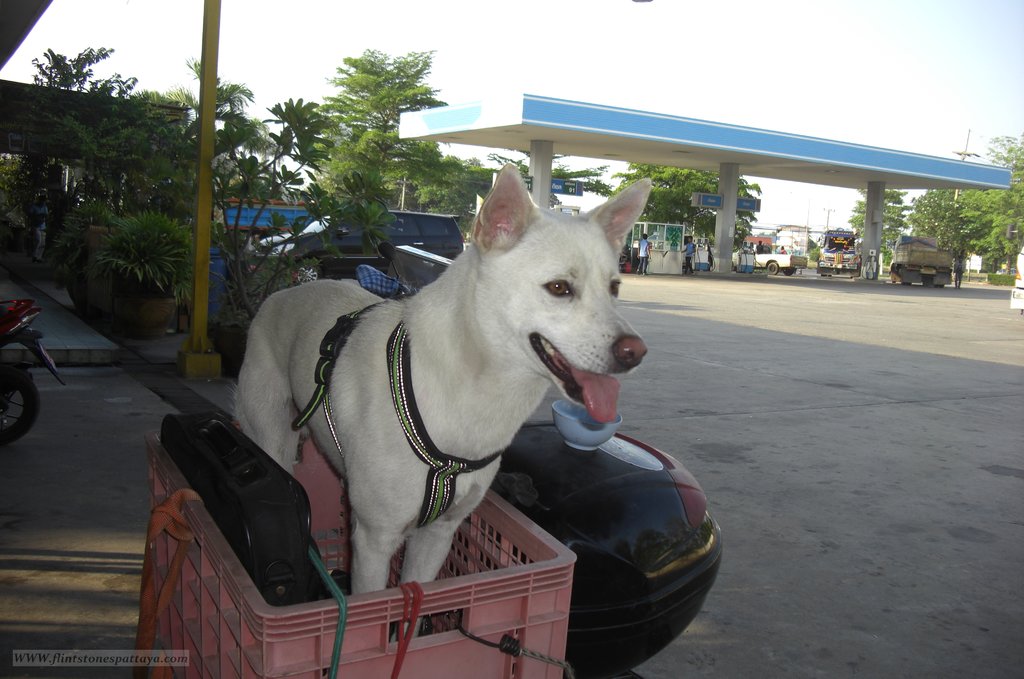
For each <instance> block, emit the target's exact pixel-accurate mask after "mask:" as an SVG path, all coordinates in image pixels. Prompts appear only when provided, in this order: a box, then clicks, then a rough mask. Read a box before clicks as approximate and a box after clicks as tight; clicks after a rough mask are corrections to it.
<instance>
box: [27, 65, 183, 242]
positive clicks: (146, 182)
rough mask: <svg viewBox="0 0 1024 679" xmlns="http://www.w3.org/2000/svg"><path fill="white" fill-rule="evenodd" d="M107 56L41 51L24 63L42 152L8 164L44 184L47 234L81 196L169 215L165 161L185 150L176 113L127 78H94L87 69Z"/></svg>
mask: <svg viewBox="0 0 1024 679" xmlns="http://www.w3.org/2000/svg"><path fill="white" fill-rule="evenodd" d="M113 54H114V50H112V49H107V48H100V49H93V48H89V49H86V50H83V51H82V52H81V53H80V54H78V55H77V56H75V57H71V58H69V57H66V56H64V55H61V54H57V53H56V52H54V51H53V50H47V51H46V52H45V53H44V55H43V57H42V58H41V59H33V60H32V64H33V66H34V67H35V69H36V74H35V75H34V77H33V81H34V83H35V85H37V86H38V87H36V88H34V89H33V91H32V93H31V98H32V105H31V107H30V108H31V111H32V125H31V127H32V128H33V129H35V130H39V131H40V132H39V134H40V136H41V137H42V141H43V149H44V154H42V155H32V156H23V157H21V158H19V159H18V160H17V161H16V162H17V164H18V168H17V172H18V173H19V174H20V175H21V177H22V180H21V181H19V182H18V184H19V186H23V187H28V186H34V187H35V190H39V189H40V188H42V187H44V186H45V187H46V188H47V189H48V194H49V196H48V197H49V207H50V220H51V223H52V224H51V227H52V228H53V231H52V232H51V238H55V237H56V236H57V235H58V234H59V232H60V230H61V229H62V228H63V217H64V214H66V213H67V211H68V210H70V209H71V208H73V207H75V206H77V205H80V204H82V203H83V202H86V201H89V202H99V203H102V204H104V205H106V206H107V207H109V208H110V209H111V210H112V211H114V212H117V213H119V214H122V215H123V214H127V213H130V212H139V211H143V210H146V209H154V208H155V209H160V210H161V211H164V212H173V209H171V208H170V207H169V204H170V203H173V202H174V201H173V200H172V199H171V196H172V194H174V193H175V191H174V190H173V187H172V186H171V184H172V183H173V180H171V181H170V182H169V181H168V180H169V178H170V177H171V176H172V175H173V173H172V172H171V171H170V165H171V164H173V163H177V162H179V160H180V159H181V158H182V157H183V154H184V153H185V149H186V146H185V145H184V143H183V140H182V136H181V124H180V123H181V121H182V120H183V117H182V111H181V109H180V108H174V107H155V106H153V105H151V104H150V103H149V102H148V101H147V100H146V99H145V98H144V97H142V96H139V95H137V94H135V93H134V92H133V90H134V87H135V84H136V79H135V78H124V77H122V76H121V75H120V74H115V75H114V76H112V77H110V78H103V79H99V78H96V77H95V72H94V68H93V67H94V66H95V65H96V64H98V63H100V62H102V61H105V60H106V59H108V58H110V57H111V56H112V55H113ZM69 168H70V169H72V170H73V171H72V172H67V171H66V170H67V169H69ZM64 177H67V179H66V180H65V179H63V178H64ZM175 216H180V215H177V214H176V215H175Z"/></svg>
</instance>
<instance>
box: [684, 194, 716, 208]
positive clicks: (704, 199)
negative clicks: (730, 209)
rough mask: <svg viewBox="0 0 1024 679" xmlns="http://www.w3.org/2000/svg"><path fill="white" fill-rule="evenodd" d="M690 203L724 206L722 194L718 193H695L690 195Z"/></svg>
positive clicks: (701, 205) (698, 205)
mask: <svg viewBox="0 0 1024 679" xmlns="http://www.w3.org/2000/svg"><path fill="white" fill-rule="evenodd" d="M690 205H691V206H693V207H712V208H720V207H722V196H720V195H719V194H717V193H694V194H692V195H691V196H690Z"/></svg>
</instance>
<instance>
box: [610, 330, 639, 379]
mask: <svg viewBox="0 0 1024 679" xmlns="http://www.w3.org/2000/svg"><path fill="white" fill-rule="evenodd" d="M612 354H613V355H614V356H615V361H616V362H617V363H618V364H619V365H621V366H622V367H623V368H625V369H627V370H628V369H630V368H635V367H637V366H638V365H640V361H642V360H644V356H646V355H647V345H646V344H644V341H643V340H642V339H640V338H639V337H637V336H636V335H623V336H622V337H620V338H619V339H618V340H616V341H615V344H614V345H612Z"/></svg>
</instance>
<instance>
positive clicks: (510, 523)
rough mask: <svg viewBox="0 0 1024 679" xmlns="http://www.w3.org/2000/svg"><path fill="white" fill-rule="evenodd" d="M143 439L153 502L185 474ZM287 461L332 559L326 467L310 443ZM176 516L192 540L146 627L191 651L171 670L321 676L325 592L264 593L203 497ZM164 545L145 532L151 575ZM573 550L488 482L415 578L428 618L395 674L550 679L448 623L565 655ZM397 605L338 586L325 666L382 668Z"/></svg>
mask: <svg viewBox="0 0 1024 679" xmlns="http://www.w3.org/2000/svg"><path fill="white" fill-rule="evenodd" d="M146 448H147V451H148V457H149V481H150V492H151V498H152V501H153V503H154V504H156V503H159V502H161V501H162V500H163V499H164V498H165V497H166V496H167V495H169V494H170V493H172V492H174V491H175V490H177V489H179V488H182V487H186V486H187V484H186V482H185V479H184V478H183V477H182V475H181V473H180V472H179V471H178V468H177V466H175V464H174V462H173V461H172V460H171V459H170V457H169V456H168V455H167V452H166V451H165V450H164V448H163V446H162V445H161V444H160V440H159V436H158V435H157V434H155V433H152V434H149V435H148V436H147V437H146ZM295 475H296V477H297V478H298V479H299V480H300V481H301V482H302V483H303V486H304V487H305V488H306V492H307V493H308V495H309V499H310V504H311V506H312V508H313V514H312V527H313V535H314V537H315V538H316V541H317V545H318V547H319V548H320V553H321V555H322V557H323V559H324V562H325V564H326V566H327V568H328V570H330V569H332V568H335V567H341V568H344V567H346V566H347V560H348V535H347V521H346V520H345V510H344V509H343V500H342V490H341V488H342V486H341V484H340V483H339V481H338V478H337V476H336V475H335V474H334V472H333V470H332V469H331V467H330V466H329V465H328V464H327V462H326V461H325V460H324V458H323V456H322V455H321V454H320V453H319V451H317V450H316V448H315V447H313V446H312V445H307V446H306V447H305V449H304V451H303V460H302V462H301V463H300V464H299V465H298V466H297V467H296V472H295ZM185 517H186V519H187V520H188V523H189V525H190V527H191V528H192V530H193V532H194V534H195V536H196V540H195V542H194V543H192V545H191V547H190V548H189V553H188V558H186V559H185V561H184V565H183V567H182V573H181V579H180V581H179V582H178V585H177V588H176V591H175V594H174V596H173V597H172V603H171V605H170V606H168V608H167V610H166V611H165V612H164V613H163V614H162V615H161V616H160V619H159V621H158V627H157V643H158V645H159V646H161V647H163V648H165V649H187V650H189V651H190V654H191V663H190V665H189V666H188V667H187V668H184V669H178V670H177V671H178V672H179V674H178V676H179V677H183V678H185V679H192V678H194V677H195V678H203V679H205V678H215V679H216V678H223V679H233V678H236V677H239V678H243V679H250V678H255V677H298V678H303V679H322V677H323V676H324V671H325V670H326V669H327V668H329V667H330V663H331V653H332V650H333V644H334V637H335V630H336V625H337V620H338V607H337V604H336V603H335V602H334V601H333V600H332V599H331V600H324V601H315V602H309V603H305V604H296V605H292V606H270V605H269V604H267V603H266V602H265V601H264V600H263V597H262V596H261V595H260V593H259V591H258V590H257V589H256V586H255V585H254V584H253V582H252V579H251V578H250V577H249V575H248V573H246V572H245V570H244V569H243V568H242V565H241V563H239V561H238V558H237V557H236V556H235V553H234V552H233V551H232V549H231V547H230V546H228V544H227V542H226V541H225V540H224V537H223V535H222V534H221V533H220V530H219V529H218V528H217V526H216V524H215V523H214V521H213V519H212V518H211V517H210V515H209V514H208V513H207V511H206V509H205V508H204V507H202V506H201V505H199V504H198V503H189V504H188V505H186V508H185ZM176 546H177V543H176V542H175V541H174V539H173V538H171V537H170V536H169V535H167V534H166V533H164V534H163V535H161V536H160V537H159V538H158V539H157V541H156V545H155V552H156V553H155V556H156V559H155V561H156V564H157V577H156V580H157V582H156V585H157V587H160V585H161V584H162V583H163V580H164V578H165V577H166V570H167V565H168V564H169V563H170V561H171V558H172V556H173V554H174V550H175V548H176ZM575 560H576V557H575V555H574V554H573V553H572V551H571V550H569V549H568V548H567V547H565V546H564V545H562V544H561V543H559V542H558V541H557V540H555V539H554V538H552V537H551V536H550V535H548V534H547V533H545V532H544V531H543V530H541V529H540V528H539V527H538V526H536V524H534V523H533V522H531V521H530V520H529V519H527V518H526V517H525V516H523V515H522V514H521V513H520V512H518V511H517V510H516V509H515V508H513V507H512V506H511V505H509V504H508V503H507V502H505V501H504V500H502V499H501V498H500V497H498V496H497V495H495V494H493V493H488V494H487V497H486V498H485V499H484V501H483V502H482V503H481V504H480V506H479V507H478V508H477V510H476V511H475V512H474V513H473V514H472V515H471V516H470V517H469V518H468V519H467V520H466V521H465V522H464V523H463V525H462V526H461V527H460V528H459V531H458V532H457V533H456V535H455V539H454V540H453V541H452V548H451V552H450V553H449V557H448V560H447V562H446V563H445V566H444V568H443V569H442V572H441V574H440V576H439V578H438V580H435V581H434V582H429V583H425V584H424V585H423V590H424V597H423V603H422V607H421V610H420V614H421V616H424V617H430V619H431V620H432V621H433V622H434V629H435V631H434V633H432V634H427V635H424V636H418V637H416V638H414V639H413V640H412V641H411V642H410V644H409V647H408V650H407V653H406V657H405V662H404V664H403V666H402V672H401V678H402V679H432V678H435V677H436V678H437V679H442V678H443V679H448V678H450V677H463V676H466V677H470V676H471V677H488V678H491V677H501V678H507V679H520V678H522V679H534V678H536V679H561V677H562V670H561V668H559V667H557V666H555V665H551V664H548V663H544V662H541V661H539V660H536V659H532V658H528V657H525V656H524V657H519V658H513V657H512V656H509V655H506V654H504V653H501V652H499V651H498V650H497V649H494V648H490V647H488V646H485V645H483V644H480V643H477V642H475V641H472V640H470V639H468V638H466V637H464V636H463V635H462V634H461V633H460V632H459V631H457V630H455V629H454V624H455V621H456V620H459V619H461V623H462V626H463V628H464V629H466V630H468V631H469V632H472V633H473V634H475V635H477V636H479V637H483V638H485V639H487V640H489V641H493V642H496V641H498V640H499V639H500V638H501V636H502V634H510V635H512V636H513V637H515V638H516V639H517V640H518V641H519V643H520V645H521V646H522V647H523V648H526V649H529V650H531V651H535V652H538V653H541V654H544V655H547V656H550V657H553V658H559V659H562V658H565V642H566V634H567V630H568V619H569V600H570V594H571V586H572V570H573V564H574V562H575ZM395 568H397V559H396V561H395V565H393V571H394V569H395ZM396 580H397V576H396V573H395V572H393V573H392V583H394V582H395V581H396ZM402 607H403V599H402V592H401V591H400V590H399V589H397V588H394V587H393V588H390V589H385V590H382V591H380V592H371V593H367V594H358V595H354V596H351V597H349V598H348V618H347V624H346V627H345V633H344V640H343V644H342V655H341V667H340V669H339V672H338V676H339V677H357V678H358V679H373V678H376V677H384V678H387V677H390V676H391V671H392V667H393V665H394V661H395V654H396V651H397V644H396V643H394V642H391V641H389V637H390V631H391V627H392V623H395V622H396V621H399V620H401V618H402Z"/></svg>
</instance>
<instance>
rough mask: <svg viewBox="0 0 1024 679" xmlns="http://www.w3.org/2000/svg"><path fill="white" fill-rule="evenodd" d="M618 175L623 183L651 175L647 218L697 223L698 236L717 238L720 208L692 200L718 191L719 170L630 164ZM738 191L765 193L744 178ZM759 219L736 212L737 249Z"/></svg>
mask: <svg viewBox="0 0 1024 679" xmlns="http://www.w3.org/2000/svg"><path fill="white" fill-rule="evenodd" d="M614 176H615V178H617V179H621V180H622V184H621V186H625V185H628V184H631V183H633V182H635V181H638V180H640V179H642V178H644V177H650V178H651V180H652V181H653V182H654V186H653V187H652V189H651V196H650V198H649V199H648V200H647V209H646V210H645V211H644V214H643V219H644V220H646V221H649V222H658V223H663V224H688V225H691V226H693V229H694V233H695V234H696V235H697V236H698V237H702V238H714V235H715V220H716V218H717V214H716V211H715V210H712V209H709V208H701V207H693V206H692V205H690V199H691V195H692V194H693V193H717V192H718V173H717V172H711V171H708V170H689V169H685V168H679V167H666V166H661V165H642V164H636V163H630V165H629V168H628V169H627V170H626V172H621V173H617V174H616V175H614ZM738 192H739V196H740V197H742V198H755V197H757V196H759V195H761V187H759V186H758V185H757V184H751V183H750V182H748V181H747V180H746V179H744V178H743V177H740V180H739V186H738ZM755 219H756V218H755V217H753V215H752V214H751V213H749V212H737V213H736V231H735V235H734V237H733V247H734V248H738V247H739V244H740V243H742V242H743V239H744V238H746V237H747V236H748V235H750V232H751V227H752V223H753V221H754V220H755Z"/></svg>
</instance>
